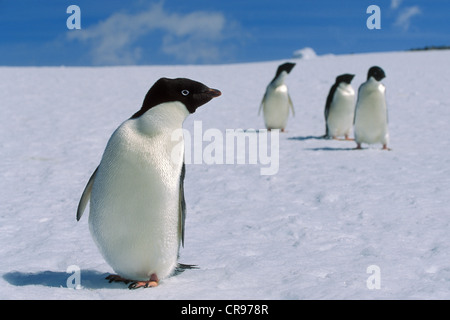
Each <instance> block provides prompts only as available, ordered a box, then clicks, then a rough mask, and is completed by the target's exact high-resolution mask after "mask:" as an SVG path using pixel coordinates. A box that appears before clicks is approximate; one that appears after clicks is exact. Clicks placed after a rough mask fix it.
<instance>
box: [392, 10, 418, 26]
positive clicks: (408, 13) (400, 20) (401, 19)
mask: <svg viewBox="0 0 450 320" xmlns="http://www.w3.org/2000/svg"><path fill="white" fill-rule="evenodd" d="M421 13H422V11H421V10H420V8H419V7H418V6H413V7H408V8H405V9H403V10H402V11H401V12H400V14H399V15H398V17H397V20H396V21H395V25H396V26H398V27H401V28H402V29H403V30H408V29H409V27H410V25H411V19H412V18H413V17H414V16H416V15H419V14H421Z"/></svg>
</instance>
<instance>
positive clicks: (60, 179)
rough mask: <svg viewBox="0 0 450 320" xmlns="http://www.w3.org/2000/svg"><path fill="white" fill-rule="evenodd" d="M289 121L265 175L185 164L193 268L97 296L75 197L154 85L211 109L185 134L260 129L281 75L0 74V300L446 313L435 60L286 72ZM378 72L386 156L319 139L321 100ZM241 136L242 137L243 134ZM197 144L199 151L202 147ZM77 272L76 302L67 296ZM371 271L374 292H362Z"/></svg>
mask: <svg viewBox="0 0 450 320" xmlns="http://www.w3.org/2000/svg"><path fill="white" fill-rule="evenodd" d="M295 61H296V62H297V65H296V67H295V68H294V69H293V71H292V73H291V74H290V75H289V76H288V77H287V84H288V86H289V88H290V92H291V97H292V100H293V102H294V107H295V111H296V116H295V118H290V120H289V122H288V127H287V132H285V133H281V134H280V146H279V147H280V148H279V160H280V163H279V171H278V173H277V174H275V175H269V176H263V175H260V167H261V166H260V165H258V164H257V165H250V164H242V165H238V164H223V165H207V164H204V163H203V164H189V165H187V175H186V181H185V193H186V201H187V210H188V212H187V220H186V238H185V248H184V249H182V250H181V257H180V262H182V263H186V264H196V265H198V266H199V269H196V270H186V271H185V272H183V273H181V274H179V275H177V276H174V277H171V278H168V279H166V280H164V281H162V282H161V284H160V286H158V287H157V288H152V289H139V290H128V289H126V286H125V285H122V284H109V283H108V282H107V281H106V280H104V277H105V276H106V275H107V274H108V273H110V272H112V270H111V268H110V267H109V266H108V265H107V264H106V263H105V261H104V260H103V258H102V257H101V255H100V254H99V252H98V250H97V248H96V247H95V245H94V243H93V241H92V238H91V236H90V234H89V230H88V219H87V214H88V212H85V215H84V216H83V217H82V219H81V220H80V221H79V222H77V221H76V219H75V215H76V208H77V204H78V201H79V197H80V195H81V192H82V191H83V189H84V187H85V184H86V182H87V180H88V179H89V177H90V175H91V173H92V171H93V170H94V169H95V167H96V166H97V164H98V162H99V161H100V158H101V155H102V153H103V150H104V147H105V145H106V142H107V140H108V139H109V137H110V135H111V133H112V132H113V130H114V129H115V128H116V127H117V126H118V125H119V124H120V123H121V122H122V121H124V120H125V119H127V118H128V117H130V116H131V115H132V114H133V113H134V112H135V111H136V110H137V109H139V108H140V105H141V103H142V100H143V98H144V95H145V94H146V92H147V90H148V88H149V87H150V86H151V85H152V84H153V83H154V82H155V81H156V80H157V79H158V78H160V77H162V76H166V77H189V78H192V79H195V80H198V81H201V82H203V83H205V84H206V85H208V86H210V87H213V88H218V89H220V90H221V91H222V93H223V94H222V96H221V97H219V98H216V99H214V100H212V101H211V102H209V103H208V104H207V105H205V106H203V107H201V108H200V109H199V110H198V111H197V112H196V113H195V114H194V115H192V116H190V118H188V119H187V120H186V122H185V128H186V129H187V130H189V131H190V132H192V131H193V126H194V121H202V127H203V131H206V130H207V129H209V128H217V129H219V130H221V132H224V133H225V130H226V129H237V128H242V129H246V130H248V129H260V128H264V127H263V126H264V124H263V119H262V117H258V116H257V112H258V108H259V103H260V101H261V99H262V95H263V94H264V91H265V87H266V85H267V83H268V82H269V81H270V80H271V79H272V77H273V75H274V73H275V71H276V68H277V66H278V65H279V64H280V63H282V62H284V61H270V62H262V63H248V64H235V65H215V66H144V67H142V66H141V67H137V66H136V67H103V68H100V67H98V68H81V67H77V68H67V67H57V68H56V67H51V68H47V67H41V68H33V67H27V68H16V67H2V68H0V104H1V110H2V116H1V118H0V133H1V134H0V137H1V138H0V139H1V140H0V146H1V153H2V154H1V159H2V160H1V162H0V166H1V167H0V173H1V181H2V189H1V193H0V197H1V198H0V244H1V245H0V274H1V277H0V299H449V298H450V212H449V209H448V203H449V199H450V191H449V186H450V178H449V177H450V139H449V138H448V128H449V123H450V102H449V97H450V93H449V89H448V84H449V83H450V73H449V72H448V62H449V61H450V51H427V52H396V53H371V54H358V55H343V56H326V57H317V58H316V59H311V60H295ZM373 65H379V66H381V67H382V68H383V69H384V70H385V71H386V74H387V78H386V79H384V80H383V83H384V84H385V85H386V87H387V101H388V109H389V121H390V124H389V128H390V134H391V143H390V145H389V146H390V147H391V148H392V151H390V152H389V151H382V150H380V149H381V146H376V145H375V146H370V147H367V146H366V148H365V149H364V150H360V151H357V150H352V149H353V148H354V147H355V143H354V142H349V141H336V140H324V139H318V137H319V136H321V135H323V134H324V130H325V126H324V120H323V109H324V104H325V100H326V96H327V94H328V90H329V88H330V86H331V85H332V84H333V82H334V79H335V77H336V76H337V75H338V74H342V73H355V74H356V77H355V79H354V80H353V86H354V88H355V89H357V88H358V86H359V85H360V84H361V83H362V82H363V81H364V80H365V77H366V73H367V70H368V69H369V67H371V66H373ZM249 131H251V130H249ZM206 145H207V143H205V145H204V146H206ZM71 265H76V266H78V267H79V268H80V270H81V275H80V279H81V288H80V289H78V290H74V289H71V288H68V287H67V286H66V281H67V279H68V277H69V276H70V275H71V273H67V272H66V270H67V268H68V267H69V266H71ZM372 265H375V266H378V267H379V270H380V273H379V274H378V275H379V280H380V289H369V288H368V286H367V280H368V279H369V277H372V276H374V275H375V274H372V273H368V272H367V268H368V267H370V266H372Z"/></svg>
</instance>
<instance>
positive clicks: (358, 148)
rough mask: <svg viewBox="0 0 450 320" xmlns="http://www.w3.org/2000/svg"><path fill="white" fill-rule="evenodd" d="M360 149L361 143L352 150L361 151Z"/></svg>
mask: <svg viewBox="0 0 450 320" xmlns="http://www.w3.org/2000/svg"><path fill="white" fill-rule="evenodd" d="M361 149H362V148H361V143H357V144H356V148H355V149H354V150H361Z"/></svg>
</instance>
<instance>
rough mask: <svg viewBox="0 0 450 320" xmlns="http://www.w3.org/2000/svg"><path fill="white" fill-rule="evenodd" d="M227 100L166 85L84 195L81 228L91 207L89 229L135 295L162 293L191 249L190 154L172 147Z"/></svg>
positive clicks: (119, 132)
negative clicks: (202, 114) (187, 127)
mask: <svg viewBox="0 0 450 320" xmlns="http://www.w3.org/2000/svg"><path fill="white" fill-rule="evenodd" d="M220 95H221V92H220V91H219V90H217V89H210V88H209V87H207V86H205V85H204V84H202V83H200V82H197V81H193V80H190V79H186V78H177V79H168V78H161V79H159V80H158V81H156V82H155V84H154V85H153V86H152V87H151V88H150V89H149V90H148V92H147V94H146V96H145V98H144V101H143V103H142V107H141V109H140V110H139V111H137V112H136V113H135V114H134V115H132V116H131V117H130V118H129V119H127V120H126V121H124V122H123V123H122V124H121V125H120V126H119V127H118V128H117V129H116V130H115V131H114V133H113V134H112V136H111V137H110V139H109V141H108V143H107V145H106V148H105V151H104V153H103V156H102V158H101V161H100V164H99V165H98V167H97V169H96V170H95V171H94V173H93V174H92V176H91V178H90V179H89V181H88V183H87V185H86V188H85V189H84V191H83V193H82V196H81V199H80V202H79V205H78V209H77V220H80V218H81V216H82V215H83V212H84V210H85V208H86V205H87V203H88V202H90V210H89V211H90V212H89V229H90V233H91V235H92V237H93V239H94V242H95V243H96V245H97V247H98V248H99V251H100V252H101V254H102V255H103V257H104V259H105V261H106V262H107V263H108V264H109V265H110V266H111V267H112V268H113V270H114V272H115V273H117V275H110V276H108V277H107V279H108V280H110V282H112V281H116V282H125V283H126V284H128V283H130V282H131V284H130V285H129V288H130V289H135V288H141V287H155V286H157V285H158V284H159V282H160V280H161V279H164V278H166V277H168V276H170V275H171V274H173V272H174V270H175V268H176V267H177V259H178V254H179V249H180V246H181V245H182V246H184V223H185V218H186V204H185V199H184V177H185V165H184V149H183V148H182V150H181V151H180V152H173V150H175V149H174V147H175V146H177V147H178V149H176V150H180V149H179V148H180V144H181V145H182V143H180V140H178V141H172V139H171V135H172V133H173V132H174V130H177V129H180V128H182V125H183V122H184V120H185V119H186V117H187V116H188V115H189V114H192V113H194V112H195V111H196V109H197V108H198V107H200V106H202V105H204V104H205V103H207V102H209V101H210V100H211V99H213V98H215V97H218V96H220Z"/></svg>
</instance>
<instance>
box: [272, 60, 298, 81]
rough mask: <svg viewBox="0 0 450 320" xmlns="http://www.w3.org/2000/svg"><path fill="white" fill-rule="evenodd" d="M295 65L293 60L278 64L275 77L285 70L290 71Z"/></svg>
mask: <svg viewBox="0 0 450 320" xmlns="http://www.w3.org/2000/svg"><path fill="white" fill-rule="evenodd" d="M294 67H295V63H293V62H286V63H283V64H281V65H280V66H278V69H277V74H276V75H275V78H277V77H278V76H279V75H280V73H282V72H283V71H286V72H287V73H290V72H291V70H292V69H293V68H294Z"/></svg>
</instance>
